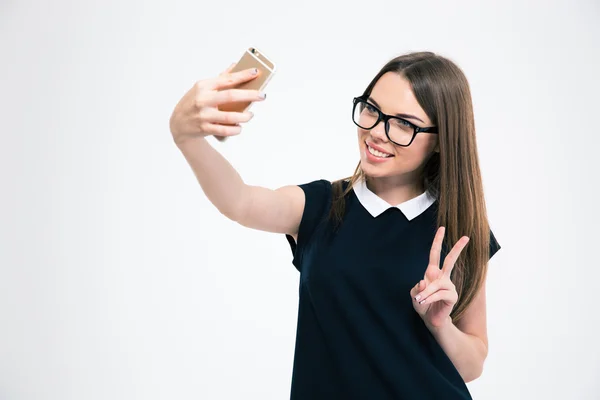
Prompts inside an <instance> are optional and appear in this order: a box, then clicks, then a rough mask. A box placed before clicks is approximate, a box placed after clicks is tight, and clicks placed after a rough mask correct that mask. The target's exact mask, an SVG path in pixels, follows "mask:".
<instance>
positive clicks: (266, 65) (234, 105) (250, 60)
mask: <svg viewBox="0 0 600 400" xmlns="http://www.w3.org/2000/svg"><path fill="white" fill-rule="evenodd" d="M252 68H256V70H257V71H258V73H257V77H256V78H254V79H252V80H250V81H247V82H244V83H242V84H240V85H237V86H235V87H234V88H235V89H248V90H258V91H262V90H264V88H265V87H266V86H267V83H269V81H270V80H271V78H272V77H273V75H274V74H275V69H276V67H275V64H274V63H273V62H272V61H271V60H269V59H268V58H267V57H266V56H265V55H264V54H263V53H262V52H260V51H259V50H258V49H256V48H255V47H250V48H248V49H247V50H246V51H245V52H244V54H243V55H242V56H241V58H240V60H239V61H238V62H237V63H236V64H235V65H234V66H233V67H232V68H230V70H229V71H228V72H229V73H233V72H238V71H243V70H246V69H252ZM251 105H252V102H249V101H243V102H231V103H225V104H221V105H219V106H218V109H219V110H220V111H229V112H245V111H247V110H248V109H249V108H250V106H251ZM215 137H216V138H217V139H218V140H220V141H224V140H225V137H223V136H215Z"/></svg>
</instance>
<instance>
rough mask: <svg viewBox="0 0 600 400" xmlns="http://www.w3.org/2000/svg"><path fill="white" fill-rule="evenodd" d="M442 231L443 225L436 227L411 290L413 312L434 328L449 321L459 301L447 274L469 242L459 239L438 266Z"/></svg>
mask: <svg viewBox="0 0 600 400" xmlns="http://www.w3.org/2000/svg"><path fill="white" fill-rule="evenodd" d="M445 231H446V230H445V228H444V227H443V226H442V227H440V228H439V229H438V231H437V233H436V235H435V239H434V240H433V245H432V246H431V252H430V254H429V265H428V266H427V270H426V271H425V276H424V277H423V279H422V280H421V281H420V282H419V283H417V284H416V285H415V286H414V287H413V288H412V290H411V291H410V296H411V297H412V299H413V307H414V309H415V311H416V312H417V313H418V314H419V315H420V316H421V318H422V319H423V321H424V322H425V324H426V325H427V326H428V327H433V328H438V327H440V326H442V325H444V323H446V322H448V321H449V320H450V318H449V317H450V313H451V312H452V309H453V308H454V305H455V304H456V302H457V300H458V293H457V292H456V287H455V286H454V283H452V281H451V280H450V274H451V273H452V269H453V268H454V264H455V263H456V260H457V259H458V256H459V255H460V252H461V251H462V250H463V249H464V248H465V246H466V245H467V243H469V238H468V237H466V236H463V237H462V238H460V240H459V241H458V242H456V244H455V245H454V247H453V248H452V250H451V251H450V253H448V255H447V256H446V258H445V260H444V266H443V267H442V269H440V253H441V251H442V243H443V241H444V233H445Z"/></svg>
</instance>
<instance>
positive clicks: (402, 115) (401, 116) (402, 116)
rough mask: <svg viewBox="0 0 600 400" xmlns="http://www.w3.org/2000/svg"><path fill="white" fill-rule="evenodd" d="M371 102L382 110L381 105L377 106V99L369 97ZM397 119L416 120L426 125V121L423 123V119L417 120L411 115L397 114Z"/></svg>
mask: <svg viewBox="0 0 600 400" xmlns="http://www.w3.org/2000/svg"><path fill="white" fill-rule="evenodd" d="M369 101H372V102H373V104H374V105H376V106H377V107H379V108H381V106H380V105H379V104H377V102H376V101H375V99H373V98H372V97H371V96H369ZM395 116H396V117H400V118H406V119H416V120H417V121H421V122H422V123H425V121H423V120H422V119H421V118H417V117H415V116H414V115H410V114H402V113H399V114H396V115H395Z"/></svg>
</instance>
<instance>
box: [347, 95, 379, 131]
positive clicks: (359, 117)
mask: <svg viewBox="0 0 600 400" xmlns="http://www.w3.org/2000/svg"><path fill="white" fill-rule="evenodd" d="M378 118H379V111H377V109H376V108H374V107H373V106H372V105H370V104H369V103H367V102H365V101H362V100H359V101H357V102H356V105H355V106H354V115H353V119H354V123H355V124H356V125H358V126H360V127H361V128H363V129H371V128H373V127H374V126H375V124H376V123H377V119H378Z"/></svg>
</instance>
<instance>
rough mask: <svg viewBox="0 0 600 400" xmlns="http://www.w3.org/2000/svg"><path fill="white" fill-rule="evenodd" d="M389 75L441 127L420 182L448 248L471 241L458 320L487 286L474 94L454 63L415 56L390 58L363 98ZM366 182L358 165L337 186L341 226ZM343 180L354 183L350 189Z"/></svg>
mask: <svg viewBox="0 0 600 400" xmlns="http://www.w3.org/2000/svg"><path fill="white" fill-rule="evenodd" d="M387 72H394V73H397V74H400V75H401V76H402V77H404V78H405V79H407V80H408V82H410V84H411V86H412V89H413V92H414V94H415V97H416V99H417V101H418V102H419V104H420V105H421V107H422V108H423V110H424V111H425V113H426V114H427V116H428V117H429V118H430V120H431V121H432V123H433V124H434V125H435V126H437V127H438V132H439V134H438V136H439V153H437V152H434V153H433V155H432V156H431V157H430V158H429V159H428V160H427V161H426V162H425V165H424V166H423V168H422V175H421V179H422V182H423V185H424V187H425V190H427V191H429V193H430V194H431V195H432V196H433V197H435V198H436V199H437V203H438V204H437V209H438V216H437V224H438V226H445V227H446V234H445V238H444V244H445V248H446V249H451V248H452V247H453V246H454V244H455V243H456V242H457V241H458V240H459V239H460V238H461V237H462V236H463V235H466V236H468V237H469V238H470V241H469V244H468V245H467V247H466V248H465V249H463V251H462V253H461V255H460V257H459V259H458V260H457V262H456V264H455V266H454V269H453V271H452V277H451V278H452V282H454V285H455V286H456V291H457V292H458V302H457V303H456V305H455V306H454V309H453V311H452V314H451V317H452V319H453V321H454V322H457V321H458V320H460V318H461V317H462V316H463V314H464V312H465V310H466V309H467V307H468V306H469V304H470V303H471V302H472V301H473V299H474V297H475V295H476V294H477V292H478V291H479V289H480V288H481V287H482V285H483V284H484V281H485V277H486V274H487V262H488V259H489V246H490V228H489V223H488V219H487V211H486V206H485V199H484V193H483V183H482V179H481V172H480V169H479V158H478V154H477V143H476V138H475V121H474V117H473V104H472V101H471V91H470V89H469V84H468V82H467V79H466V77H465V75H464V73H463V72H462V70H461V69H460V68H459V67H458V66H457V65H456V64H454V63H453V62H452V61H450V60H449V59H447V58H444V57H442V56H439V55H437V54H435V53H431V52H416V53H409V54H405V55H402V56H399V57H396V58H394V59H392V60H390V61H389V62H388V63H387V64H386V65H385V66H384V67H383V68H382V69H381V70H380V71H379V73H378V74H377V75H376V76H375V77H374V78H373V80H372V81H371V83H370V84H369V86H367V88H366V90H365V92H364V94H365V95H370V94H371V91H372V90H373V87H374V86H375V84H376V83H377V81H378V80H379V78H381V76H383V75H384V74H385V73H387ZM362 178H365V176H364V172H363V171H362V169H361V167H360V162H359V164H358V166H357V167H356V170H355V171H354V174H353V175H352V176H351V177H349V178H346V179H341V180H338V181H335V182H333V203H332V207H331V212H330V217H331V218H332V219H334V220H335V223H336V224H337V225H339V224H340V223H341V221H342V219H343V216H344V211H345V199H346V195H347V194H348V193H349V192H350V190H352V185H353V184H354V183H355V182H356V181H357V180H358V179H362ZM344 181H349V184H348V186H347V188H346V190H343V186H342V185H343V182H344ZM440 267H441V266H440Z"/></svg>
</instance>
